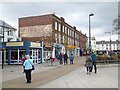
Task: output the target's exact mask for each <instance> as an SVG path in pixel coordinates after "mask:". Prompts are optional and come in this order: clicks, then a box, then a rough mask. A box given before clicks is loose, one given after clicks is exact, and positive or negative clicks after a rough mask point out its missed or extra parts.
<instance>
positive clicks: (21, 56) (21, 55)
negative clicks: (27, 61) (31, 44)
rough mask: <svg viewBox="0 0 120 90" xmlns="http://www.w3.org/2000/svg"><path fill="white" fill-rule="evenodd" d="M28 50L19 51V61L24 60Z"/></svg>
mask: <svg viewBox="0 0 120 90" xmlns="http://www.w3.org/2000/svg"><path fill="white" fill-rule="evenodd" d="M25 52H26V50H19V60H22V58H23V57H24V56H25V54H26V53H25Z"/></svg>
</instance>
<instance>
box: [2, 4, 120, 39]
mask: <svg viewBox="0 0 120 90" xmlns="http://www.w3.org/2000/svg"><path fill="white" fill-rule="evenodd" d="M117 5H118V3H117V2H19V3H18V2H16V3H15V2H14V3H13V2H11V3H2V12H3V13H4V14H3V15H2V17H3V18H2V19H5V20H6V21H8V22H11V23H16V24H18V22H17V19H18V18H20V17H24V16H37V15H43V14H48V13H52V11H54V12H55V14H56V15H57V16H59V17H64V18H65V21H66V22H67V23H69V24H70V25H72V26H76V28H77V29H79V30H82V28H84V30H83V31H84V32H85V31H86V33H88V15H89V14H90V13H94V14H95V15H94V16H93V17H91V27H92V29H93V32H92V33H93V35H95V37H98V36H101V35H103V33H104V32H105V31H111V30H112V22H113V20H114V19H115V18H117V15H118V14H117V13H118V11H117V9H118V6H117ZM9 24H10V23H9ZM99 30H100V31H99ZM98 31H99V32H98Z"/></svg>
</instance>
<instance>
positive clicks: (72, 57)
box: [70, 54, 74, 65]
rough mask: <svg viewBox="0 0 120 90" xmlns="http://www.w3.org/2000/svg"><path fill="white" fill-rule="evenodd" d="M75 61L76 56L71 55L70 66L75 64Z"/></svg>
mask: <svg viewBox="0 0 120 90" xmlns="http://www.w3.org/2000/svg"><path fill="white" fill-rule="evenodd" d="M73 61H74V56H73V54H71V55H70V65H71V64H73Z"/></svg>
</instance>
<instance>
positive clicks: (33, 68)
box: [28, 60, 35, 70]
mask: <svg viewBox="0 0 120 90" xmlns="http://www.w3.org/2000/svg"><path fill="white" fill-rule="evenodd" d="M28 61H29V60H28ZM29 63H30V64H31V62H30V61H29ZM31 65H32V64H31ZM31 70H35V67H34V65H32V69H31Z"/></svg>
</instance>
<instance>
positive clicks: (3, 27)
mask: <svg viewBox="0 0 120 90" xmlns="http://www.w3.org/2000/svg"><path fill="white" fill-rule="evenodd" d="M4 26H5V23H4V21H3V44H2V46H3V47H2V51H3V58H2V69H3V68H4Z"/></svg>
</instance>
